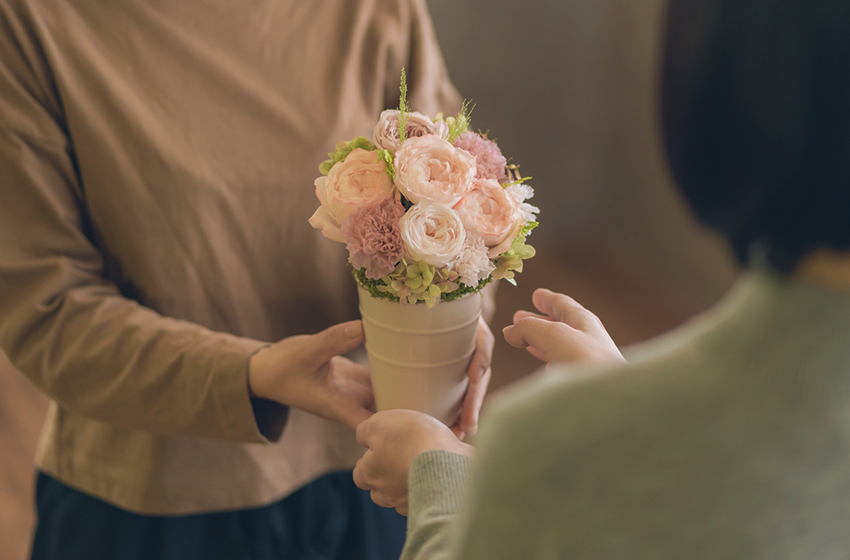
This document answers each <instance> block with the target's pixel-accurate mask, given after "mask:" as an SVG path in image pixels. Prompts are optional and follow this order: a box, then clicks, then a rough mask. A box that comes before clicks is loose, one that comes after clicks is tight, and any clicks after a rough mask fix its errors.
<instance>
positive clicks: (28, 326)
mask: <svg viewBox="0 0 850 560" xmlns="http://www.w3.org/2000/svg"><path fill="white" fill-rule="evenodd" d="M21 4H23V3H21ZM23 9H25V8H22V7H18V8H11V7H8V6H7V3H6V2H5V1H3V2H0V347H2V349H3V350H4V351H5V353H6V354H7V355H8V357H9V359H10V360H11V362H12V363H13V364H14V365H15V366H16V367H17V368H18V369H19V370H20V371H21V372H23V373H24V375H26V376H27V377H28V378H29V379H30V380H31V381H32V382H33V383H34V384H35V385H37V386H38V387H39V388H40V389H41V390H42V391H44V392H45V393H46V394H47V395H48V396H49V397H50V398H52V399H54V400H55V401H57V402H58V403H59V404H60V405H61V406H62V407H64V408H67V409H69V410H73V411H75V412H77V413H79V414H83V415H86V416H88V417H90V418H93V419H95V420H99V421H102V422H108V423H111V424H114V425H117V426H121V427H124V428H128V429H137V430H144V431H150V432H155V433H160V434H167V435H178V436H191V437H206V438H215V439H223V440H231V441H240V442H265V441H267V438H266V437H265V436H268V437H269V438H276V437H279V436H280V432H281V430H282V419H283V418H285V414H286V409H285V407H278V408H277V410H276V413H275V414H272V415H269V414H268V405H267V404H264V405H263V406H262V407H260V408H262V410H263V414H262V415H261V416H262V417H263V418H266V419H267V422H264V426H258V424H257V420H256V419H255V414H254V408H253V407H252V403H251V399H250V396H249V391H248V377H247V376H248V362H249V359H250V357H251V355H252V354H253V353H254V352H255V351H257V350H258V349H259V348H261V347H262V345H263V344H264V343H263V342H260V341H256V340H249V339H245V338H240V337H237V336H233V335H230V334H227V333H222V332H213V331H210V330H208V329H206V328H203V327H201V326H199V325H196V324H193V323H189V322H186V321H179V320H174V319H170V318H168V317H164V316H161V315H159V314H157V313H156V312H154V311H153V310H151V309H148V308H145V307H143V306H141V305H139V304H138V303H137V302H135V301H132V300H130V299H127V298H125V297H123V296H122V295H121V294H120V292H119V290H118V288H117V287H116V286H115V285H113V284H112V283H110V282H109V281H107V280H106V279H105V277H104V275H103V268H104V259H103V257H102V255H101V253H100V252H99V251H98V248H97V246H96V244H95V242H94V241H93V236H92V235H91V228H90V226H89V223H88V220H87V213H86V200H85V193H84V190H83V188H82V184H81V182H80V180H79V177H78V175H77V171H76V166H75V156H74V149H73V144H72V142H71V139H70V138H69V136H68V134H67V129H66V125H65V123H64V120H63V115H62V110H61V102H60V99H59V97H58V94H57V93H56V88H55V84H53V82H52V78H51V74H50V70H49V68H48V65H47V63H46V62H45V61H44V59H43V57H42V56H41V52H42V51H41V49H40V47H39V44H38V41H37V40H36V38H35V36H34V35H35V34H34V32H32V30H31V29H28V28H27V25H26V23H25V22H26V18H25V17H21V14H20V10H23ZM16 10H17V12H16Z"/></svg>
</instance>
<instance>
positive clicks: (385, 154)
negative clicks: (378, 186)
mask: <svg viewBox="0 0 850 560" xmlns="http://www.w3.org/2000/svg"><path fill="white" fill-rule="evenodd" d="M378 155H379V156H381V159H382V160H384V164H385V165H386V166H387V175H389V176H390V180H391V181H395V163H393V155H392V154H391V153H390V151H389V150H378Z"/></svg>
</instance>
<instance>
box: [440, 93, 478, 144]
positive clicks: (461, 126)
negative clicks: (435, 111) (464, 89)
mask: <svg viewBox="0 0 850 560" xmlns="http://www.w3.org/2000/svg"><path fill="white" fill-rule="evenodd" d="M473 109H475V106H474V105H473V106H471V107H470V105H469V100H464V102H463V107H462V108H461V110H460V114H459V115H458V116H457V117H449V118H447V119H446V124H447V125H449V137H448V141H449V142H454V141H455V138H457V137H458V136H460V135H461V134H463V133H464V132H466V131H467V130H469V125H470V124H471V123H472V110H473Z"/></svg>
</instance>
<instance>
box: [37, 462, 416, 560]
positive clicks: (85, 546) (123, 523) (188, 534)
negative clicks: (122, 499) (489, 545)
mask: <svg viewBox="0 0 850 560" xmlns="http://www.w3.org/2000/svg"><path fill="white" fill-rule="evenodd" d="M36 504H37V509H38V525H37V527H36V533H35V540H34V542H33V552H32V558H33V560H194V559H198V560H219V559H221V560H242V559H244V560H249V559H251V560H272V559H274V560H290V559H292V560H302V559H303V560H343V559H344V560H397V559H398V557H399V554H400V553H401V548H402V545H403V544H404V536H405V527H406V520H405V518H404V517H402V516H400V515H398V514H397V513H396V512H395V510H391V509H384V508H380V507H378V506H376V505H375V504H373V503H372V500H371V499H370V498H369V493H368V492H364V491H362V490H360V489H359V488H357V487H356V486H354V483H353V482H352V479H351V473H350V472H344V473H334V474H330V475H326V476H324V477H322V478H320V479H318V480H316V481H314V482H312V483H310V484H308V485H307V486H305V487H304V488H302V489H300V490H298V491H297V492H295V493H294V494H292V495H290V496H288V497H286V498H285V499H283V500H281V501H279V502H277V503H274V504H272V505H269V506H265V507H261V508H253V509H246V510H240V511H232V512H218V513H206V514H199V515H186V516H179V517H158V516H147V515H138V514H135V513H130V512H127V511H124V510H122V509H119V508H117V507H115V506H113V505H110V504H108V503H106V502H103V501H101V500H98V499H97V498H94V497H92V496H89V495H87V494H84V493H82V492H79V491H77V490H74V489H72V488H69V487H68V486H65V485H64V484H62V483H61V482H59V481H57V480H56V479H54V478H51V477H49V476H47V475H45V474H42V473H40V474H39V475H38V480H37V486H36Z"/></svg>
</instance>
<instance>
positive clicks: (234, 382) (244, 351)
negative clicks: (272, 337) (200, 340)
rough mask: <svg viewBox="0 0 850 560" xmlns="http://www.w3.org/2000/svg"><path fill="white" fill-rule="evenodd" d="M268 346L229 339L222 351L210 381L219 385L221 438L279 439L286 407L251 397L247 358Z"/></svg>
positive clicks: (256, 441) (259, 440)
mask: <svg viewBox="0 0 850 560" xmlns="http://www.w3.org/2000/svg"><path fill="white" fill-rule="evenodd" d="M268 346H269V345H268V343H265V342H259V341H256V340H250V339H246V338H239V337H233V338H232V339H230V340H229V341H228V343H227V344H226V345H225V348H222V353H221V354H220V359H219V361H218V363H217V364H216V374H215V375H214V376H213V382H214V383H217V384H218V385H219V387H218V390H217V391H216V394H217V395H218V396H219V399H218V409H219V414H220V416H221V418H222V419H223V421H224V423H225V431H226V434H225V438H226V439H228V440H232V441H239V442H243V443H265V444H267V443H275V442H277V441H278V440H280V437H281V435H282V434H283V429H284V427H285V426H286V419H287V417H288V415H289V407H287V406H286V405H282V404H280V403H277V402H274V401H270V400H267V399H257V398H251V395H250V391H249V388H248V367H249V364H250V362H251V357H253V356H254V354H256V353H257V352H259V351H260V350H262V349H263V348H266V347H268Z"/></svg>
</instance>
